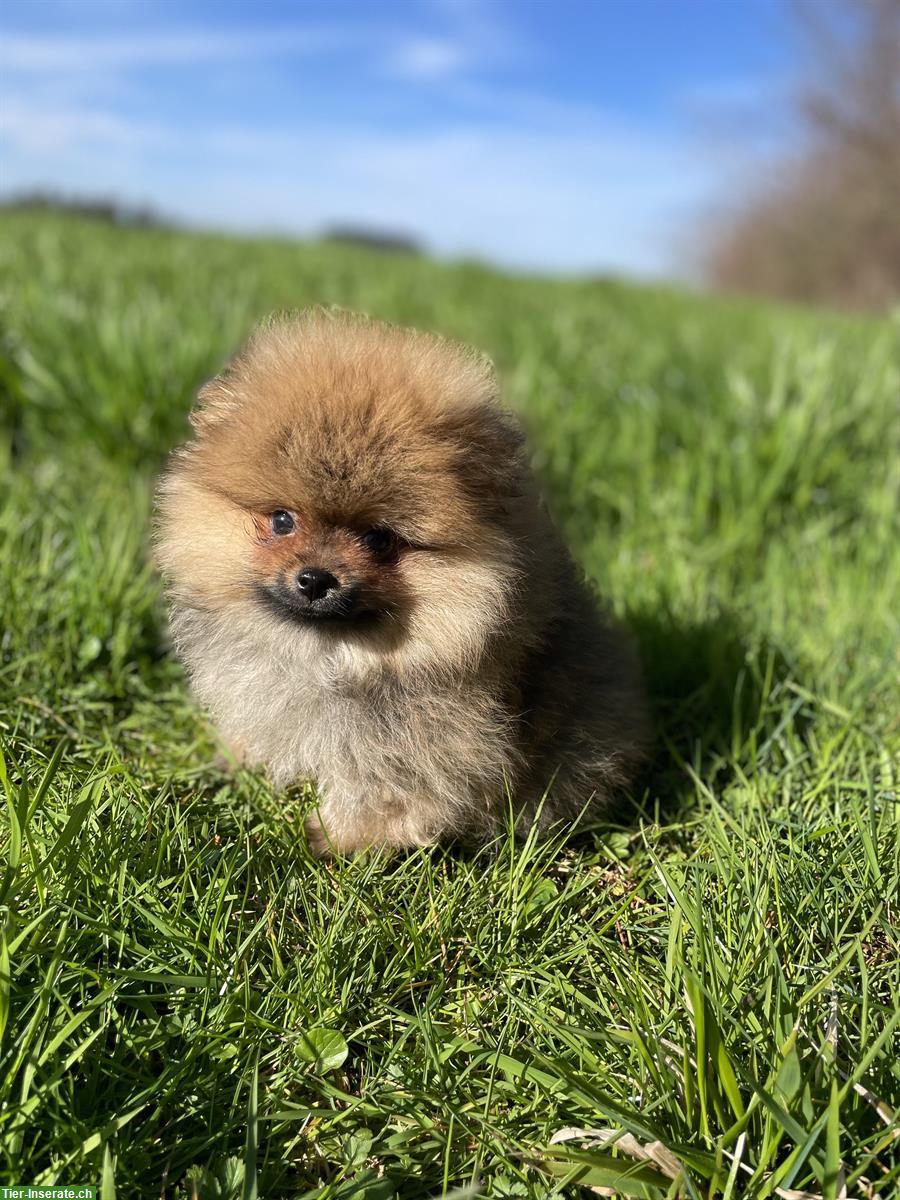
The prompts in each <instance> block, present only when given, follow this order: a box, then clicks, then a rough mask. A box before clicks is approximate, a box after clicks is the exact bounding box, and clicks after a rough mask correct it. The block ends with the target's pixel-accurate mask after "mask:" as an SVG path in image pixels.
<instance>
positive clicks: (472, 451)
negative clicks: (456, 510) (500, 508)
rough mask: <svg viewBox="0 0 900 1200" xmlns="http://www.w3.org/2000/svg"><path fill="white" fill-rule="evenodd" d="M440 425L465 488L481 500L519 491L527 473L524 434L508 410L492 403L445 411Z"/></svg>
mask: <svg viewBox="0 0 900 1200" xmlns="http://www.w3.org/2000/svg"><path fill="white" fill-rule="evenodd" d="M442 425H443V432H444V435H445V436H446V437H448V438H449V439H450V441H451V443H452V444H453V445H454V448H455V451H456V459H457V462H458V464H459V473H460V478H461V481H462V483H463V486H464V487H465V488H466V490H467V491H469V492H470V493H471V494H472V495H473V496H475V497H477V498H478V499H480V500H489V499H491V498H494V497H497V496H509V495H511V494H512V495H515V494H517V493H518V491H519V490H520V488H521V486H523V483H524V479H525V477H526V474H527V459H526V454H525V434H524V430H523V429H522V426H521V425H520V424H519V422H518V421H517V420H516V418H515V416H514V415H513V414H512V413H511V412H509V410H507V409H505V408H503V407H501V405H500V404H499V403H496V402H493V403H490V404H487V405H483V406H479V408H478V409H477V410H476V411H475V412H474V413H473V412H472V411H471V410H469V411H466V410H465V409H463V410H458V411H457V412H454V413H451V414H448V415H447V416H446V417H445V418H444V420H443V422H442Z"/></svg>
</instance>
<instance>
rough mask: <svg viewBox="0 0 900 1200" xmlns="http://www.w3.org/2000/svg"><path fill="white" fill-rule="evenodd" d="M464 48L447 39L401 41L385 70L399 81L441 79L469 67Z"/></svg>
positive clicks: (424, 38) (389, 57) (390, 56)
mask: <svg viewBox="0 0 900 1200" xmlns="http://www.w3.org/2000/svg"><path fill="white" fill-rule="evenodd" d="M468 64H469V55H468V53H467V52H466V49H465V47H464V46H463V45H462V44H461V43H459V42H454V41H451V40H450V39H448V38H433V37H419V38H411V39H409V40H405V41H403V42H402V43H401V44H400V45H399V46H398V47H397V48H396V49H395V50H394V51H393V52H392V53H391V54H390V55H389V56H388V61H387V69H388V71H389V72H390V73H391V74H392V75H396V76H398V77H399V78H401V79H424V80H429V79H444V78H446V77H447V76H448V75H454V74H456V73H457V72H458V71H460V70H461V69H462V68H463V67H465V66H468Z"/></svg>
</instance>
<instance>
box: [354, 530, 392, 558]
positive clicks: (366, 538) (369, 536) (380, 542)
mask: <svg viewBox="0 0 900 1200" xmlns="http://www.w3.org/2000/svg"><path fill="white" fill-rule="evenodd" d="M360 541H361V542H362V544H363V545H364V546H365V548H366V549H367V550H368V551H369V553H370V554H374V555H375V557H376V558H385V557H386V556H387V555H388V554H390V553H392V551H393V550H395V549H396V546H397V535H396V534H395V533H394V531H393V530H392V529H369V530H368V531H367V532H366V533H364V534H363V535H362V537H361V538H360Z"/></svg>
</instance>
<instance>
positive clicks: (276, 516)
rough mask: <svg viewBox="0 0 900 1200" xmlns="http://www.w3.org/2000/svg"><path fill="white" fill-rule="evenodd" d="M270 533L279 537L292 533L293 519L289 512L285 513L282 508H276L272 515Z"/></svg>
mask: <svg viewBox="0 0 900 1200" xmlns="http://www.w3.org/2000/svg"><path fill="white" fill-rule="evenodd" d="M271 520H272V532H273V533H277V534H279V535H284V534H285V533H292V532H293V530H294V518H293V517H292V516H291V514H290V513H289V512H285V511H284V509H283V508H276V510H275V512H273V513H272V518H271Z"/></svg>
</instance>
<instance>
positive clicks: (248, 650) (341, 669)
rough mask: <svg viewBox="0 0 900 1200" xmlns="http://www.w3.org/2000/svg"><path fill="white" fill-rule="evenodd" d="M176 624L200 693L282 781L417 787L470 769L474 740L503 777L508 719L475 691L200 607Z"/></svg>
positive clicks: (351, 787) (347, 787) (249, 757)
mask: <svg viewBox="0 0 900 1200" xmlns="http://www.w3.org/2000/svg"><path fill="white" fill-rule="evenodd" d="M172 627H173V633H174V636H175V639H176V642H177V644H178V649H179V652H180V653H181V655H182V657H183V659H184V661H185V662H186V664H187V666H188V670H189V672H190V675H191V680H192V683H193V687H194V690H195V692H196V694H197V696H198V697H199V699H200V700H201V701H202V702H203V704H204V705H205V706H206V707H207V708H208V709H209V710H210V712H211V713H212V715H213V717H214V718H215V720H216V723H217V724H218V726H219V728H220V729H221V731H222V733H223V734H224V736H225V738H226V739H227V740H228V741H230V742H232V743H234V744H235V745H236V746H238V747H239V748H240V749H241V751H242V752H243V755H244V758H245V760H246V761H247V762H248V763H259V764H263V765H265V766H266V767H267V769H268V771H269V774H270V775H271V778H272V781H273V783H274V784H275V785H276V786H277V787H284V786H286V785H287V784H289V783H292V782H294V781H295V780H298V779H301V778H312V779H315V780H316V781H318V783H319V784H320V786H321V787H323V788H324V789H326V790H327V789H331V790H339V791H342V792H354V793H356V792H359V793H360V794H362V793H365V792H371V791H372V790H373V789H374V790H378V789H379V788H380V787H391V788H397V789H399V790H400V791H402V792H406V791H411V790H414V789H415V788H416V786H417V781H420V780H422V779H423V778H428V779H429V781H430V783H431V786H434V785H435V783H437V781H439V780H440V779H442V778H443V779H447V780H449V779H450V778H452V777H456V778H458V777H459V774H460V770H461V768H462V771H463V772H464V773H465V771H466V765H465V764H466V760H467V759H468V758H469V755H470V752H471V746H472V738H473V736H474V737H476V738H478V739H479V740H481V739H482V738H483V739H484V747H483V750H484V752H485V758H486V761H488V762H490V763H491V764H492V766H494V767H495V768H496V769H497V771H498V774H499V775H502V767H501V766H500V764H499V762H498V754H497V752H498V750H499V748H500V744H501V741H502V735H503V732H504V731H503V730H502V727H501V722H500V720H499V719H498V714H497V712H496V711H495V710H494V706H493V705H492V704H488V703H487V698H486V697H482V698H481V699H482V700H483V701H484V704H480V703H479V696H478V695H477V693H473V691H472V689H471V688H466V689H462V690H460V689H458V688H454V687H453V686H452V685H445V686H443V687H436V686H434V684H433V682H432V683H429V684H427V685H426V684H424V683H423V685H422V686H421V687H419V688H416V687H410V686H409V682H407V683H406V684H405V685H402V686H401V685H400V684H399V683H398V682H397V681H396V680H395V679H392V678H391V677H390V676H386V675H385V674H384V673H382V672H379V671H378V670H375V669H370V670H365V671H363V670H360V664H359V662H358V661H356V660H354V659H353V657H352V656H349V655H348V654H347V653H346V652H345V651H344V649H343V648H342V647H341V646H340V645H336V646H331V647H329V646H323V643H322V641H321V639H319V638H318V637H317V636H316V631H315V630H299V631H297V634H296V635H295V636H291V635H293V634H294V631H293V630H290V631H288V635H287V636H286V637H285V638H284V641H283V642H278V641H276V640H274V639H273V638H272V635H271V632H269V631H267V630H262V631H261V630H260V629H259V628H258V627H253V626H250V627H245V626H242V625H241V624H240V623H238V622H229V623H225V622H222V621H216V620H215V619H213V620H210V619H209V618H208V617H205V616H204V615H203V614H199V613H196V612H193V611H191V610H187V611H183V612H181V613H176V614H174V616H173V623H172ZM307 635H309V636H307ZM491 746H492V749H489V747H491ZM448 786H449V784H448Z"/></svg>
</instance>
